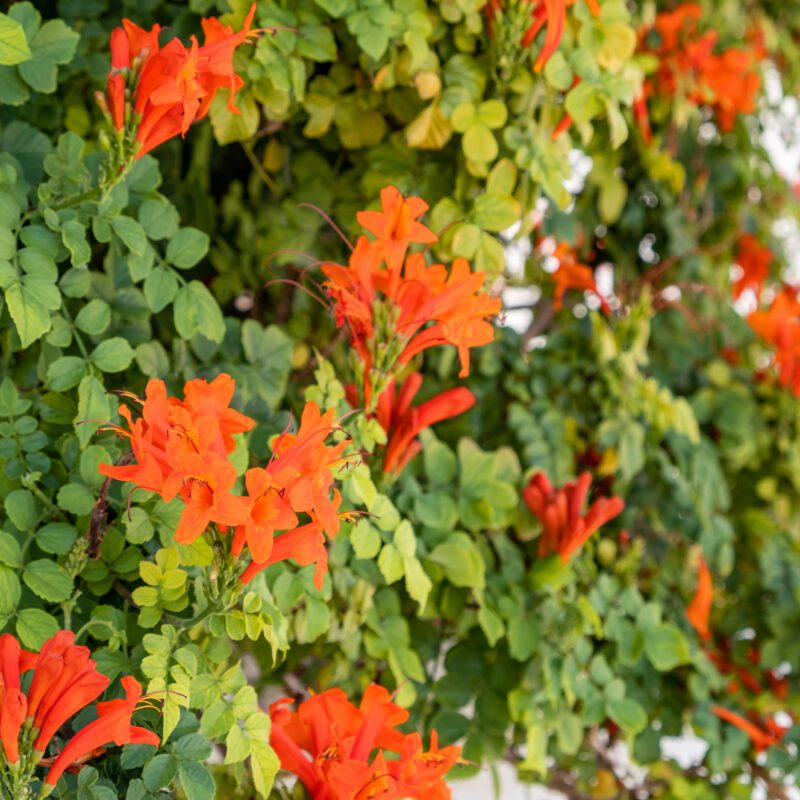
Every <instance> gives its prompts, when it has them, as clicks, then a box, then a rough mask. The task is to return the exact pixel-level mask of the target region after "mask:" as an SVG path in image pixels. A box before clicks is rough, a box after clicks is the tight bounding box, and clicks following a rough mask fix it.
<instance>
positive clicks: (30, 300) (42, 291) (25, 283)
mask: <svg viewBox="0 0 800 800" xmlns="http://www.w3.org/2000/svg"><path fill="white" fill-rule="evenodd" d="M48 287H49V288H48ZM52 291H55V292H56V294H58V289H57V288H56V286H55V284H53V283H50V282H43V281H40V280H35V279H34V280H31V279H30V277H27V278H23V279H22V281H20V282H19V283H15V284H14V285H13V286H10V287H9V288H8V289H6V304H7V305H8V311H9V313H10V314H11V319H13V320H14V324H15V325H16V327H17V333H18V334H19V339H20V344H21V345H22V347H23V348H26V347H30V345H32V344H33V343H34V342H35V341H36V340H37V339H40V338H41V337H42V336H44V334H46V333H47V332H48V331H49V330H50V328H51V327H52V320H51V317H50V311H51V310H53V311H55V310H56V309H57V308H58V307H59V306H60V305H61V297H60V294H59V297H58V305H56V306H55V308H52V306H53V303H52V302H51V301H50V300H49V296H50V295H49V292H52Z"/></svg>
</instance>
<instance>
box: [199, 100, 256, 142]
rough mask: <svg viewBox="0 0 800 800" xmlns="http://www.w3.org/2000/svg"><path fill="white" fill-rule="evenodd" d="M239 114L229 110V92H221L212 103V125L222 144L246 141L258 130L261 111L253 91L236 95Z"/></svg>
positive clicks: (216, 136)
mask: <svg viewBox="0 0 800 800" xmlns="http://www.w3.org/2000/svg"><path fill="white" fill-rule="evenodd" d="M236 106H237V107H238V109H239V112H240V113H239V114H233V113H232V112H231V111H229V110H228V93H227V92H220V93H219V94H218V95H217V96H216V97H215V98H214V102H212V103H211V111H210V112H209V113H210V117H211V127H212V128H213V130H214V137H215V138H216V140H217V141H218V142H219V143H220V144H230V143H231V142H244V141H246V140H247V139H251V138H252V137H253V136H254V135H255V133H256V131H257V130H258V120H259V116H260V115H259V111H258V106H257V105H256V101H255V98H254V97H253V95H252V93H251V92H247V91H242V92H239V93H238V94H237V95H236Z"/></svg>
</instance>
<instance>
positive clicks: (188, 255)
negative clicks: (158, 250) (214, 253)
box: [167, 228, 209, 269]
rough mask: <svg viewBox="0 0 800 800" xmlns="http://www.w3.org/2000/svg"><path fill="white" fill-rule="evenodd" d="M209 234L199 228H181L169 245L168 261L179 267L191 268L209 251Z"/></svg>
mask: <svg viewBox="0 0 800 800" xmlns="http://www.w3.org/2000/svg"><path fill="white" fill-rule="evenodd" d="M208 245H209V238H208V234H206V233H203V231H199V230H197V228H181V229H180V230H179V231H178V232H177V233H176V234H175V236H173V237H172V239H170V242H169V244H168V245H167V261H169V263H170V264H172V265H173V266H174V267H177V268H178V269H189V268H190V267H193V266H194V265H195V264H197V263H198V262H199V261H200V259H202V258H203V257H204V256H205V255H206V253H207V252H208Z"/></svg>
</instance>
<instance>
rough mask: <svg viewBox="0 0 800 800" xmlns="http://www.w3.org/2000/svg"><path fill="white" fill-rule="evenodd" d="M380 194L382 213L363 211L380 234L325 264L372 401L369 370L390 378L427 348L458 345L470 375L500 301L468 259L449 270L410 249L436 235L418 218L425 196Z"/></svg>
mask: <svg viewBox="0 0 800 800" xmlns="http://www.w3.org/2000/svg"><path fill="white" fill-rule="evenodd" d="M381 198H382V202H383V211H382V212H377V211H364V212H361V213H360V214H359V215H358V218H359V220H360V221H361V223H362V224H363V225H364V226H365V227H366V228H367V229H368V230H369V231H370V232H372V233H373V234H374V235H376V236H377V237H378V238H377V239H376V240H375V241H369V240H368V239H366V237H363V236H362V237H361V238H359V240H358V242H357V243H356V247H355V249H354V250H353V252H352V253H351V255H350V260H349V263H348V265H347V266H344V265H341V264H331V263H326V264H323V267H322V270H323V272H324V274H325V277H326V278H327V280H326V281H325V289H326V291H327V293H328V295H329V296H330V297H331V298H332V299H333V301H334V303H335V315H336V323H337V325H340V326H341V325H344V324H347V326H348V328H349V331H350V341H351V345H352V347H353V348H354V349H355V351H356V352H357V354H358V356H359V358H360V361H361V364H362V368H363V372H364V392H365V400H366V402H367V405H370V402H371V399H372V386H371V381H372V380H373V379H375V376H374V375H371V374H370V373H371V372H372V371H375V372H376V373H378V374H379V375H380V376H383V377H389V376H391V374H392V373H393V371H395V369H396V367H397V365H398V364H405V363H407V362H408V361H409V360H410V359H412V358H413V357H414V356H415V355H417V354H418V353H421V352H423V351H424V350H426V349H428V348H430V347H436V346H439V345H453V346H455V347H457V348H458V352H459V358H460V361H461V372H460V375H461V377H464V376H466V375H468V374H469V351H470V350H471V348H473V347H479V346H481V345H483V344H487V343H488V342H490V341H492V339H493V338H494V331H493V328H492V325H491V324H490V323H489V322H488V321H487V318H488V317H491V316H493V315H495V314H497V313H498V312H499V311H500V309H501V307H502V304H501V302H500V300H499V299H493V298H491V297H489V296H488V295H487V294H484V293H481V291H480V290H481V288H482V286H483V283H484V279H485V275H484V274H483V273H482V272H472V271H471V270H470V267H469V264H468V263H467V262H466V261H465V260H464V259H462V258H457V259H456V260H455V261H454V262H453V266H452V269H451V270H450V274H449V275H448V272H447V269H446V268H445V267H444V265H442V264H433V265H430V266H429V265H428V264H427V263H426V261H425V257H424V255H423V254H422V253H411V254H408V247H409V245H410V244H411V243H414V242H419V243H425V242H431V241H435V239H436V237H435V236H434V235H433V234H432V233H431V232H430V231H429V230H428V229H427V228H425V227H424V226H423V225H422V224H421V223H419V222H418V221H417V217H418V216H419V215H420V214H422V213H423V211H424V209H425V208H427V205H426V204H425V203H424V202H423V201H422V200H420V199H419V198H414V197H410V198H406V197H403V196H402V195H401V194H400V193H399V192H398V191H397V189H395V188H393V187H388V188H386V189H384V190H383V192H381ZM404 259H405V260H404Z"/></svg>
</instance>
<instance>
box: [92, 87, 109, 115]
mask: <svg viewBox="0 0 800 800" xmlns="http://www.w3.org/2000/svg"><path fill="white" fill-rule="evenodd" d="M94 100H95V102H96V103H97V105H98V106H99V107H100V110H101V111H102V112H103V115H104V116H109V114H110V111H109V110H108V100H106V96H105V94H104V93H103V92H95V93H94Z"/></svg>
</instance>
